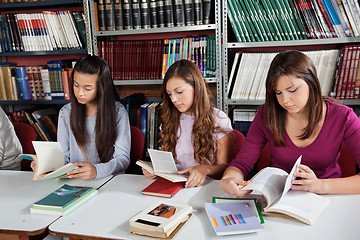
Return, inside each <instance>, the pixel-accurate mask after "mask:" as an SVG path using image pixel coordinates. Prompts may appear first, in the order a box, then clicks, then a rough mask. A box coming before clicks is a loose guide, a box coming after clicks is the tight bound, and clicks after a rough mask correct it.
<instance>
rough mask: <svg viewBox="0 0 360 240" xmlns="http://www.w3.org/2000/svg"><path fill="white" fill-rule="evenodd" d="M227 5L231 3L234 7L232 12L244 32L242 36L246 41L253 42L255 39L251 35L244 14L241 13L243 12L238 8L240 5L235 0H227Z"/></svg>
mask: <svg viewBox="0 0 360 240" xmlns="http://www.w3.org/2000/svg"><path fill="white" fill-rule="evenodd" d="M228 5H231V6H232V8H233V9H234V14H235V16H236V17H237V18H238V20H239V25H240V27H241V30H242V31H243V32H244V37H245V40H246V42H255V41H257V40H256V39H255V37H254V36H253V33H252V31H251V28H250V26H249V24H248V22H247V21H248V20H247V19H246V16H245V15H243V14H244V12H243V10H242V9H241V8H240V5H239V3H238V2H237V0H228Z"/></svg>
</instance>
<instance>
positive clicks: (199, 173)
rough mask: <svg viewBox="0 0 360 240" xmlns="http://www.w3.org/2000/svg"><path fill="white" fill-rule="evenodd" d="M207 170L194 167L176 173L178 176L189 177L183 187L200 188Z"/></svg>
mask: <svg viewBox="0 0 360 240" xmlns="http://www.w3.org/2000/svg"><path fill="white" fill-rule="evenodd" d="M208 171H209V170H208V168H207V167H206V166H204V165H199V166H194V167H189V168H186V169H184V170H182V171H178V174H185V173H189V174H190V176H189V177H188V180H187V181H186V183H185V187H198V186H201V185H202V184H203V183H204V182H205V179H206V176H207V174H208Z"/></svg>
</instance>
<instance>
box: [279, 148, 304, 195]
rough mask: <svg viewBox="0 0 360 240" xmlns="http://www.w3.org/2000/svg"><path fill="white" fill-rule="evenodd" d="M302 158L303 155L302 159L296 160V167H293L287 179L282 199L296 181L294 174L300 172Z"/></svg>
mask: <svg viewBox="0 0 360 240" xmlns="http://www.w3.org/2000/svg"><path fill="white" fill-rule="evenodd" d="M301 157H302V155H300V157H299V158H298V159H297V160H296V162H295V164H294V166H293V167H292V169H291V172H290V174H289V176H288V177H287V178H286V182H285V186H284V191H283V193H282V195H281V197H283V196H284V195H285V194H286V193H287V192H288V191H289V189H290V188H291V187H292V183H291V182H292V181H293V180H295V176H294V173H297V172H299V168H298V165H299V164H300V162H301Z"/></svg>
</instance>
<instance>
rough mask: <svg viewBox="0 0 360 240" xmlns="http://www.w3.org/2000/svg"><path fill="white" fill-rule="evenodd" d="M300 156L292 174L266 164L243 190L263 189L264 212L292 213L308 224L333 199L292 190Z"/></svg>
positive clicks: (292, 215) (311, 222) (291, 214)
mask: <svg viewBox="0 0 360 240" xmlns="http://www.w3.org/2000/svg"><path fill="white" fill-rule="evenodd" d="M300 162H301V156H300V157H299V158H298V159H297V161H296V162H295V164H294V166H293V168H292V170H291V172H290V174H288V173H287V172H285V171H284V170H282V169H279V168H273V167H267V168H264V169H262V170H261V171H259V172H258V173H257V174H256V175H255V176H254V177H253V178H252V179H251V180H250V183H249V184H248V185H246V186H245V187H243V188H242V190H255V191H258V192H260V193H261V194H262V195H263V196H264V198H265V201H266V205H265V207H264V209H263V212H264V213H267V212H276V213H282V214H286V215H289V216H291V217H294V218H296V219H298V220H300V221H302V222H304V223H307V224H309V225H311V224H313V223H314V222H315V220H316V219H317V218H318V217H319V216H320V214H321V213H322V212H323V211H324V210H325V208H326V207H328V206H329V204H330V200H329V199H328V198H325V197H322V196H320V195H317V194H315V193H310V192H306V191H295V190H291V187H292V183H291V181H292V180H294V173H295V172H298V171H299V169H298V167H297V166H298V164H300Z"/></svg>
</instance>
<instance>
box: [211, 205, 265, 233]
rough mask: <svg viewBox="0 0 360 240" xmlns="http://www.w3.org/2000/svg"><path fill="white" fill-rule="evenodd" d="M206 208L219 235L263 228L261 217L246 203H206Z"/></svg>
mask: <svg viewBox="0 0 360 240" xmlns="http://www.w3.org/2000/svg"><path fill="white" fill-rule="evenodd" d="M205 210H206V213H207V215H208V217H209V220H210V223H211V226H212V227H213V229H214V231H215V233H216V235H218V236H224V235H234V234H244V233H253V232H258V231H261V230H263V226H262V225H261V223H260V221H259V218H258V217H257V216H256V215H255V213H254V212H253V211H252V210H251V209H250V207H249V206H248V205H247V204H246V203H242V202H236V203H235V202H226V203H205Z"/></svg>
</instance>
